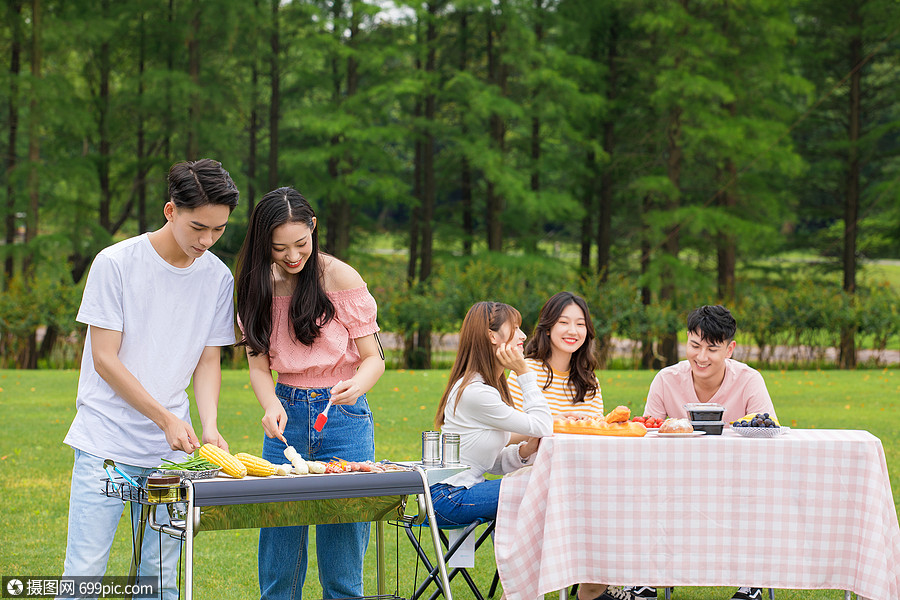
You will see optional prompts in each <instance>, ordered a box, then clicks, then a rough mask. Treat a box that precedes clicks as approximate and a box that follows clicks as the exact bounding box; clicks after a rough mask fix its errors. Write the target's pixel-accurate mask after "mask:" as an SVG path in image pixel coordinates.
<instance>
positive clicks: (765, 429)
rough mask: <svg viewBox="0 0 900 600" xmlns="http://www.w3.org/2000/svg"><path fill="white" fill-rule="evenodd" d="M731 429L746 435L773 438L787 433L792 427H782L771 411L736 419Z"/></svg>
mask: <svg viewBox="0 0 900 600" xmlns="http://www.w3.org/2000/svg"><path fill="white" fill-rule="evenodd" d="M731 430H732V431H734V432H735V433H736V434H738V435H742V436H744V437H755V438H771V437H775V436H779V435H782V434H784V433H787V432H788V431H789V430H790V427H782V426H781V425H779V423H778V419H776V418H775V417H774V416H773V415H770V414H769V413H751V414H749V415H746V416H744V417H741V418H740V419H738V420H737V421H734V422H733V423H732V424H731Z"/></svg>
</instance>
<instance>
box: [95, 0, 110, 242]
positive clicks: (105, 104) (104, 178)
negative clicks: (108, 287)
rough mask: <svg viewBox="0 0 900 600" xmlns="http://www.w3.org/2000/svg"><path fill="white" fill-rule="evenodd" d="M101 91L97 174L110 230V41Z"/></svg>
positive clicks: (104, 51)
mask: <svg viewBox="0 0 900 600" xmlns="http://www.w3.org/2000/svg"><path fill="white" fill-rule="evenodd" d="M100 10H101V11H102V13H103V17H104V18H106V19H108V18H109V0H103V2H101V3H100ZM99 60H100V93H99V97H98V105H99V106H98V113H99V114H98V123H97V129H98V134H99V137H100V159H99V161H98V162H97V175H98V179H99V184H100V215H99V217H100V227H102V228H103V229H104V230H106V231H109V230H110V222H111V221H110V216H109V214H110V204H111V203H112V191H111V190H110V187H109V162H110V156H109V147H110V143H109V72H110V64H109V41H107V40H104V41H103V42H101V44H100V56H99Z"/></svg>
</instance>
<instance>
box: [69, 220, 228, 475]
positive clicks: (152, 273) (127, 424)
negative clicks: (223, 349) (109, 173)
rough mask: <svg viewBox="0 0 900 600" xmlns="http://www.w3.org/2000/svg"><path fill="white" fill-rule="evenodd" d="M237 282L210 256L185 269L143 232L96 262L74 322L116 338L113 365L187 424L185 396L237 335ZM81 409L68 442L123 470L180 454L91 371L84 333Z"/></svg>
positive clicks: (102, 254)
mask: <svg viewBox="0 0 900 600" xmlns="http://www.w3.org/2000/svg"><path fill="white" fill-rule="evenodd" d="M233 290H234V278H233V277H232V275H231V271H230V270H229V269H228V267H226V266H225V264H224V263H223V262H222V261H221V260H219V259H218V258H217V257H216V256H214V255H212V254H210V253H209V252H206V253H204V254H203V255H202V256H200V258H197V259H196V260H194V262H193V263H191V265H190V266H188V267H186V268H178V267H174V266H172V265H171V264H169V263H168V262H166V261H165V260H164V259H163V258H162V257H161V256H160V255H159V254H158V253H157V252H156V250H154V248H153V245H152V244H151V243H150V239H149V237H148V236H147V234H144V235H141V236H138V237H133V238H130V239H127V240H125V241H122V242H119V243H118V244H115V245H113V246H110V247H109V248H106V249H104V250H102V251H101V252H100V253H99V254H98V255H97V257H96V258H95V259H94V262H93V264H92V265H91V270H90V273H89V274H88V278H87V283H86V284H85V288H84V296H83V297H82V300H81V308H80V309H79V311H78V316H77V317H76V318H77V320H78V321H80V322H81V323H85V324H87V325H94V326H96V327H102V328H103V329H112V330H115V331H121V332H122V345H121V348H120V349H119V359H120V360H121V361H122V363H123V364H124V365H125V368H127V369H128V370H129V371H130V372H131V373H132V374H133V375H134V376H135V377H136V378H137V380H138V381H140V383H141V385H142V386H144V389H146V390H147V392H149V393H150V395H151V396H153V398H155V399H156V401H157V402H159V403H160V404H162V405H163V406H164V407H166V408H167V409H169V410H170V411H172V413H174V414H175V415H176V416H177V417H178V418H180V419H183V420H185V421H187V422H190V406H189V402H188V396H187V392H186V391H185V390H186V389H187V387H188V385H189V384H190V381H191V376H192V375H193V373H194V369H195V368H196V367H197V362H198V361H199V360H200V354H201V353H202V352H203V349H204V348H205V347H207V346H227V345H230V344H233V343H234V341H235V339H234V325H233V322H234V304H233V300H232V297H233ZM75 407H76V409H77V413H76V414H75V419H74V420H73V422H72V426H71V427H70V428H69V433H68V434H67V435H66V439H65V443H66V444H68V445H69V446H72V447H73V448H78V449H79V450H82V451H84V452H87V453H89V454H93V455H95V456H99V457H102V458H111V459H113V460H116V461H121V462H122V463H124V464H129V465H136V466H142V467H156V466H158V465H159V464H160V459H161V458H169V459H171V458H176V457H178V456H183V454H181V453H177V452H175V451H173V450H171V449H170V448H169V444H168V443H167V442H166V436H165V434H164V433H163V431H162V430H161V429H160V428H159V427H157V426H156V424H155V423H153V421H151V420H150V419H148V418H147V417H145V416H144V415H142V414H141V413H140V412H138V411H137V410H136V409H134V408H132V407H131V405H129V404H128V403H127V402H126V401H125V400H124V399H123V398H122V397H120V396H119V395H118V394H116V393H115V392H114V391H113V389H112V388H111V387H110V386H109V384H107V383H106V381H105V380H103V378H101V377H100V376H99V375H98V374H97V371H96V370H95V369H94V361H93V356H92V353H91V336H90V330H88V335H87V338H86V340H85V344H84V356H83V357H82V360H81V375H80V377H79V379H78V397H77V399H76V401H75Z"/></svg>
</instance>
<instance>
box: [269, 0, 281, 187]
mask: <svg viewBox="0 0 900 600" xmlns="http://www.w3.org/2000/svg"><path fill="white" fill-rule="evenodd" d="M278 4H279V0H272V32H271V37H270V40H269V41H270V43H271V46H272V56H271V57H270V59H269V76H270V78H271V92H272V93H271V96H272V97H271V98H270V100H269V186H268V187H269V190H270V191H271V190H274V189H276V188H277V187H278V111H279V110H280V107H279V104H280V102H281V89H280V88H281V73H280V72H279V60H278V58H279V57H278V51H279V41H278Z"/></svg>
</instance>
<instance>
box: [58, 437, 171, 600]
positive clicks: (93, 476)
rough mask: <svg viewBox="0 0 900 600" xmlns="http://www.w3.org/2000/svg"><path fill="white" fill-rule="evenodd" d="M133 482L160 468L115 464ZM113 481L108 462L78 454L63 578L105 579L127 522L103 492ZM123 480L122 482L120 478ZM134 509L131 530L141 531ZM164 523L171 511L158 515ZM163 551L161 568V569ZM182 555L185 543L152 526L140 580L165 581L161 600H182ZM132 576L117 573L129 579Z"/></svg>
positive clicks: (134, 507)
mask: <svg viewBox="0 0 900 600" xmlns="http://www.w3.org/2000/svg"><path fill="white" fill-rule="evenodd" d="M116 466H117V467H119V468H120V469H121V470H122V471H124V472H125V473H127V474H128V475H129V476H130V477H131V478H132V479H135V480H136V481H138V483H143V481H142V478H144V477H146V476H147V475H149V474H150V473H152V472H153V471H154V470H155V469H148V468H144V467H136V466H132V465H124V464H122V463H116ZM108 477H109V476H108V475H107V474H106V471H105V470H104V469H103V459H102V458H100V457H97V456H94V455H92V454H88V453H87V452H82V451H81V450H78V449H77V448H76V449H75V463H74V465H73V467H72V489H71V492H70V494H69V531H68V537H67V541H66V562H65V566H64V567H63V575H64V576H75V577H78V576H91V577H101V576H103V575H104V574H105V573H106V563H107V561H108V560H109V551H110V548H112V543H113V538H115V535H116V529H117V528H118V526H119V520H120V518H121V517H122V511H123V509H124V504H123V502H122V501H121V500H119V499H118V498H109V497H107V496H106V495H105V494H104V493H103V490H104V489H105V485H104V484H103V483H102V481H101V480H103V479H107V478H108ZM119 479H121V478H120V477H119ZM129 505H130V506H131V509H132V510H131V520H132V527H136V526H137V523H138V518H139V517H140V506H139V505H136V504H134V503H129ZM156 516H157V519H158V520H159V521H160V522H163V523H168V522H169V513H168V511H167V510H166V509H165V508H164V507H162V506H160V507H158V510H157V511H156ZM160 547H161V548H162V566H161V567H160ZM180 555H181V541H180V540H176V539H174V538H171V537H169V536H168V535H166V534H164V533H163V534H161V533H158V532H156V531H153V530H152V529H150V527H147V529H146V531H145V533H144V542H143V544H142V545H141V564H140V566H139V567H138V576H139V577H150V578H153V579H154V580H156V578H157V577H161V578H162V581H161V584H162V586H161V587H162V589H161V592H162V597H163V598H165V599H166V600H170V599H176V598H178V559H179V556H180ZM127 574H128V573H113V575H117V576H120V575H127Z"/></svg>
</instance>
